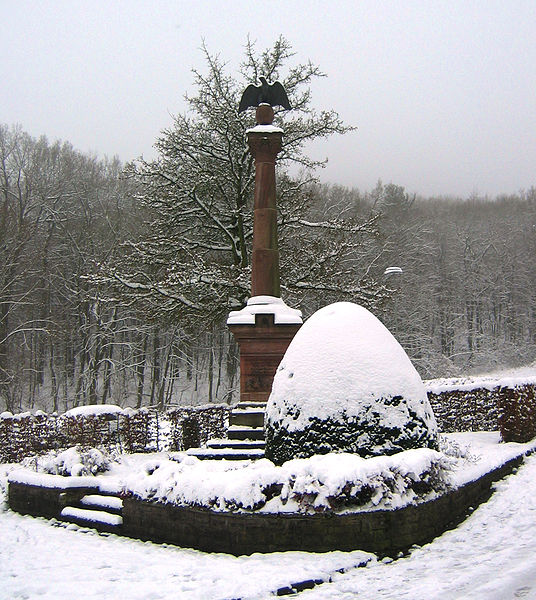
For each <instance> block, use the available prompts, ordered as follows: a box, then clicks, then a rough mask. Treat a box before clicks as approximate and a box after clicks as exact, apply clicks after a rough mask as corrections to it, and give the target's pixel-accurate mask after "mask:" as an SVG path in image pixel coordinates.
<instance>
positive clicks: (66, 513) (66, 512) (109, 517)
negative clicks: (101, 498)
mask: <svg viewBox="0 0 536 600" xmlns="http://www.w3.org/2000/svg"><path fill="white" fill-rule="evenodd" d="M60 514H61V516H62V517H73V518H75V519H84V520H85V521H92V522H94V523H105V524H106V525H114V526H117V525H122V524H123V517H120V516H119V515H114V514H111V513H107V512H104V511H102V510H88V509H86V508H76V507H75V506H66V507H65V508H63V509H62V510H61V513H60Z"/></svg>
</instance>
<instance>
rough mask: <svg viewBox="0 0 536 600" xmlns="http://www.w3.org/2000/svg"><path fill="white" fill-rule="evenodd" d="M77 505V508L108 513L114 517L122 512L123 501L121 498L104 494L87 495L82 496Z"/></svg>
mask: <svg viewBox="0 0 536 600" xmlns="http://www.w3.org/2000/svg"><path fill="white" fill-rule="evenodd" d="M78 505H79V508H87V509H91V510H96V511H103V512H110V513H113V514H116V515H120V514H121V511H122V510H123V500H122V499H121V498H118V497H117V496H108V495H104V494H88V495H86V496H83V497H82V498H81V499H80V502H79V503H78Z"/></svg>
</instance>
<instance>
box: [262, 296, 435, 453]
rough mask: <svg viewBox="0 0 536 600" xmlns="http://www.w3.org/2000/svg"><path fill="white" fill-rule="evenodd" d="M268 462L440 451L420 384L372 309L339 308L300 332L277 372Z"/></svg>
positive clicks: (271, 403) (347, 304)
mask: <svg viewBox="0 0 536 600" xmlns="http://www.w3.org/2000/svg"><path fill="white" fill-rule="evenodd" d="M265 431H266V456H267V457H268V458H270V459H271V460H273V461H274V462H276V463H278V464H281V463H282V462H284V461H285V460H289V459H292V458H295V457H302V458H303V457H307V456H312V455H314V454H326V453H328V452H331V451H343V452H344V451H348V452H355V453H357V454H360V455H361V456H364V457H366V456H379V455H384V454H393V453H395V452H400V451H402V450H407V449H411V448H418V447H429V448H437V425H436V421H435V418H434V415H433V412H432V409H431V407H430V404H429V402H428V398H427V394H426V390H425V388H424V385H423V383H422V380H421V378H420V376H419V374H418V373H417V371H416V370H415V368H414V367H413V365H412V363H411V361H410V359H409V358H408V356H407V354H406V353H405V351H404V350H403V348H402V347H401V346H400V344H399V343H398V342H397V341H396V340H395V338H394V337H393V336H392V334H391V333H390V332H389V331H388V330H387V328H386V327H385V326H384V325H383V324H382V323H381V322H380V321H379V320H378V319H377V318H376V317H375V316H374V315H372V313H370V312H369V311H368V310H367V309H365V308H364V307H362V306H358V305H356V304H352V303H350V302H339V303H336V304H332V305H330V306H326V307H325V308H322V309H321V310H319V311H318V312H316V313H315V314H314V315H313V316H312V317H311V318H310V319H309V320H308V321H307V322H306V323H305V324H304V325H303V327H302V328H301V329H300V330H299V331H298V333H297V334H296V336H295V337H294V339H293V340H292V342H291V343H290V346H289V348H288V350H287V352H286V353H285V356H284V357H283V360H282V361H281V364H280V365H279V367H278V370H277V372H276V375H275V377H274V383H273V388H272V393H271V395H270V398H269V400H268V404H267V407H266V417H265Z"/></svg>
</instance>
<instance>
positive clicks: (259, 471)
mask: <svg viewBox="0 0 536 600" xmlns="http://www.w3.org/2000/svg"><path fill="white" fill-rule="evenodd" d="M451 466H452V462H451V459H449V458H448V457H447V456H445V455H444V454H441V453H440V452H436V451H435V450H429V449H425V448H420V449H416V450H407V451H405V452H401V453H399V454H397V455H395V456H381V457H375V458H369V459H364V458H361V457H359V456H356V455H353V454H344V453H341V454H327V455H323V456H320V455H317V456H313V457H311V458H307V459H296V460H292V461H288V462H286V463H285V464H284V465H282V466H276V465H274V464H273V463H272V462H271V461H269V460H267V459H261V460H258V461H254V462H246V461H236V462H235V461H224V460H222V461H200V460H199V459H197V458H195V457H193V456H189V455H186V454H182V453H181V454H178V455H176V456H175V460H165V459H158V460H155V461H152V462H151V461H150V462H148V463H147V464H146V465H145V467H144V469H143V471H141V472H137V473H135V474H131V475H130V476H128V478H127V479H126V488H127V489H128V490H130V491H132V492H133V494H134V495H135V496H137V497H139V498H142V499H144V500H154V501H159V502H169V503H172V504H176V505H181V506H199V507H206V508H211V509H212V510H215V511H242V512H243V511H260V512H270V513H280V512H290V513H308V514H311V513H316V512H330V511H332V512H347V511H351V510H375V509H378V508H384V509H395V508H400V507H402V506H406V505H408V504H411V503H416V502H420V501H424V500H428V499H431V498H433V497H436V496H437V495H438V494H440V493H442V492H444V491H445V490H446V489H448V487H449V485H448V473H447V472H448V470H449V469H450V468H451Z"/></svg>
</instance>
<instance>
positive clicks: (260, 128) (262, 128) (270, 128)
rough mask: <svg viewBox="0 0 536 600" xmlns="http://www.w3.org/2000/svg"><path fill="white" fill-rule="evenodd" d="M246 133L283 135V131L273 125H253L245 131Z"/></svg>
mask: <svg viewBox="0 0 536 600" xmlns="http://www.w3.org/2000/svg"><path fill="white" fill-rule="evenodd" d="M246 133H283V130H282V129H281V127H276V126H275V125H255V127H250V128H249V129H246Z"/></svg>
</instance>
